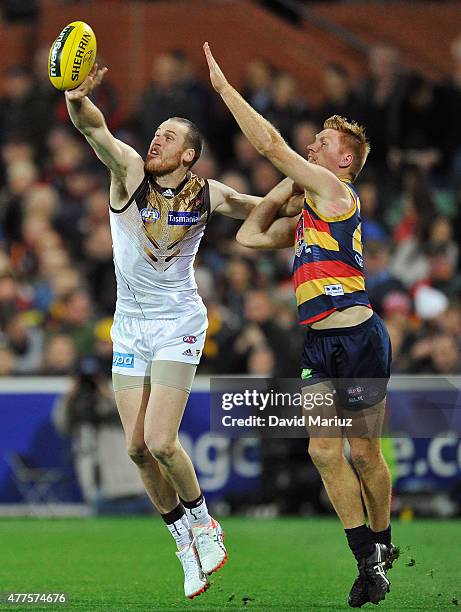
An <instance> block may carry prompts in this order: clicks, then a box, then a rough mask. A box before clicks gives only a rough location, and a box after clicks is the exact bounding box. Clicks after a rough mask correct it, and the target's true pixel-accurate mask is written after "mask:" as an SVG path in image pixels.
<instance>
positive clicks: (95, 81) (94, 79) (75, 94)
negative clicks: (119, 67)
mask: <svg viewBox="0 0 461 612" xmlns="http://www.w3.org/2000/svg"><path fill="white" fill-rule="evenodd" d="M107 70H108V69H107V68H98V64H95V65H94V66H93V68H92V69H91V72H90V73H89V75H88V76H87V77H86V79H85V80H84V81H83V83H82V84H81V85H79V86H78V87H76V88H75V89H69V90H67V91H66V96H67V98H68V100H81V99H82V98H84V97H85V96H88V95H89V94H90V93H91V92H92V91H93V89H94V88H95V87H97V86H98V85H99V84H100V83H101V82H102V80H103V78H104V75H105V74H106V72H107Z"/></svg>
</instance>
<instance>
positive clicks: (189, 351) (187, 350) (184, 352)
mask: <svg viewBox="0 0 461 612" xmlns="http://www.w3.org/2000/svg"><path fill="white" fill-rule="evenodd" d="M182 354H183V355H185V356H186V357H193V356H194V353H193V352H192V351H191V350H190V349H186V350H185V351H183V352H182Z"/></svg>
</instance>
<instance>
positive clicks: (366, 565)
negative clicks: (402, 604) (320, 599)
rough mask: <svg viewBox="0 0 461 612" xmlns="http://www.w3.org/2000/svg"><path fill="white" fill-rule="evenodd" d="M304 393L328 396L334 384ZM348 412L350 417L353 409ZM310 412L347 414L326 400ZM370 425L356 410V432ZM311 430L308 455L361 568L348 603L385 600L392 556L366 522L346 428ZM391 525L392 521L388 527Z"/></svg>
mask: <svg viewBox="0 0 461 612" xmlns="http://www.w3.org/2000/svg"><path fill="white" fill-rule="evenodd" d="M304 392H305V393H306V392H310V393H317V394H322V396H323V397H325V394H326V393H327V392H331V385H330V383H328V382H325V383H318V384H316V385H312V386H309V387H306V388H305V389H304ZM347 413H348V416H350V411H348V412H347ZM311 415H312V416H317V415H320V416H321V417H323V418H326V419H331V418H334V417H335V416H336V417H339V418H341V417H344V416H345V415H344V414H343V411H342V409H340V408H338V407H337V406H335V405H330V404H328V403H326V402H325V401H324V402H323V404H322V405H321V406H316V407H315V408H314V410H312V411H311ZM376 415H378V417H379V418H380V419H381V422H382V416H381V413H380V412H379V411H375V412H373V413H372V417H371V418H372V419H374V420H373V421H372V422H373V424H375V421H376V418H377V417H376ZM346 418H347V417H346ZM367 425H369V423H368V422H367V421H364V419H363V416H362V413H360V412H358V411H355V412H354V413H353V417H352V431H355V432H357V433H356V435H362V434H363V431H362V430H363V429H364V427H365V433H368V432H369V430H368V429H367ZM308 431H309V434H310V441H309V454H310V455H311V457H312V460H313V462H314V464H315V466H316V467H317V469H318V470H319V473H320V476H321V478H322V481H323V483H324V486H325V489H326V491H327V494H328V497H329V499H330V501H331V503H332V504H333V507H334V508H335V510H336V513H337V515H338V517H339V519H340V520H341V522H342V524H343V527H344V530H345V533H346V537H347V541H348V544H349V547H350V549H351V551H352V553H353V554H354V556H355V558H356V560H357V564H358V567H359V575H358V577H357V578H356V580H355V582H354V585H353V586H352V589H351V592H350V594H349V605H350V606H351V607H361V606H362V605H363V604H364V603H366V602H368V601H372V602H373V603H378V601H381V600H382V599H384V597H385V594H386V593H387V591H388V590H389V581H388V579H387V577H386V575H385V573H384V569H385V567H384V564H385V561H386V559H387V557H388V556H389V549H388V547H386V546H384V545H383V544H378V543H375V541H374V539H373V537H372V532H371V531H370V529H369V528H368V526H367V525H366V522H365V521H366V517H365V513H364V507H363V500H362V486H363V485H362V482H361V480H360V478H359V475H358V474H357V473H356V472H354V470H353V468H352V467H351V465H350V464H349V462H348V461H347V459H346V458H345V456H344V453H343V446H344V438H343V431H342V429H341V427H335V426H328V427H322V426H320V427H315V426H314V427H312V426H311V427H308ZM373 431H374V430H373ZM351 439H355V438H351ZM368 440H369V438H368ZM359 448H360V450H363V452H366V450H365V449H367V448H368V447H367V446H366V445H365V444H364V445H363V446H360V447H358V446H356V455H355V456H358V453H359V451H358V450H357V449H359ZM388 525H389V522H387V524H386V527H387V526H388Z"/></svg>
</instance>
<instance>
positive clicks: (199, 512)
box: [183, 495, 211, 527]
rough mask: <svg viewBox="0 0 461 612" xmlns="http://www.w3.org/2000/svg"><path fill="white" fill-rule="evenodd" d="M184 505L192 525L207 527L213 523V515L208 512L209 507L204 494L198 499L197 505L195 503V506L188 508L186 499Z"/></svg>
mask: <svg viewBox="0 0 461 612" xmlns="http://www.w3.org/2000/svg"><path fill="white" fill-rule="evenodd" d="M186 504H187V502H186ZM188 505H190V504H188ZM183 506H184V510H185V511H186V516H187V518H188V520H189V524H190V526H191V527H199V526H200V527H205V526H206V525H209V524H210V523H211V516H210V515H209V514H208V508H207V506H206V501H205V498H204V497H203V495H201V496H200V497H199V499H198V500H197V505H194V507H193V508H188V507H187V506H186V505H185V503H184V501H183Z"/></svg>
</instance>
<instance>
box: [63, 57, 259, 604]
mask: <svg viewBox="0 0 461 612" xmlns="http://www.w3.org/2000/svg"><path fill="white" fill-rule="evenodd" d="M106 70H107V68H104V69H102V70H98V67H97V65H95V66H94V68H93V70H92V71H91V73H90V75H89V76H88V78H87V79H86V80H85V81H84V82H83V83H82V85H80V87H78V88H77V89H74V90H71V91H67V92H66V103H67V108H68V111H69V115H70V118H71V120H72V122H73V124H74V125H75V127H76V128H77V129H78V130H80V132H81V133H82V134H83V135H84V136H85V138H86V139H87V141H88V142H89V144H90V145H91V146H92V147H93V149H94V151H95V153H96V155H97V156H98V158H99V159H100V160H101V161H102V162H103V163H104V164H105V165H106V166H107V168H108V169H109V170H110V176H111V182H110V206H109V215H110V224H111V230H112V239H113V251H114V265H115V274H116V278H117V305H116V310H115V317H114V323H113V326H112V331H111V336H112V341H113V346H114V358H113V367H112V375H113V386H114V391H115V399H116V402H117V407H118V410H119V413H120V418H121V421H122V424H123V428H124V431H125V434H126V441H127V447H128V454H129V456H130V457H131V459H132V460H133V461H134V463H135V464H136V466H137V467H138V470H139V473H140V476H141V479H142V481H143V483H144V486H145V489H146V491H147V494H148V495H149V497H150V499H151V501H152V503H153V505H154V506H155V507H156V508H157V510H158V511H159V512H160V514H161V515H162V518H163V520H164V521H165V524H166V526H167V528H168V530H169V531H170V533H171V535H172V536H173V538H174V539H175V541H176V544H177V548H178V552H177V556H178V558H179V560H180V561H181V563H182V566H183V569H184V575H185V581H184V591H185V595H186V596H187V597H189V598H193V597H195V596H196V595H199V594H200V593H202V592H203V591H205V590H206V589H207V587H208V580H207V575H208V574H211V573H212V572H214V571H216V570H218V569H219V568H220V567H221V566H222V565H223V564H224V563H225V562H226V560H227V553H226V549H225V547H224V543H223V531H222V528H221V526H220V525H219V523H218V522H217V521H215V520H214V519H213V518H212V517H211V516H210V515H209V514H208V510H207V505H206V503H205V500H204V498H203V495H202V493H201V490H200V486H199V483H198V480H197V476H196V474H195V471H194V467H193V465H192V462H191V460H190V458H189V457H188V455H187V454H186V452H185V450H184V449H183V447H182V446H181V444H180V442H179V440H178V429H179V425H180V423H181V419H182V416H183V412H184V409H185V406H186V403H187V399H188V395H189V392H190V390H191V386H192V381H193V379H194V375H195V371H196V368H197V364H198V363H199V361H200V356H201V354H202V350H203V345H204V341H205V333H206V329H207V325H208V322H207V316H206V309H205V306H204V305H203V302H202V300H201V298H200V296H199V295H198V293H197V285H196V282H195V278H194V272H193V264H194V258H195V254H196V252H197V249H198V247H199V244H200V240H201V238H202V236H203V232H204V229H205V225H206V223H207V221H208V218H209V216H210V214H211V213H212V212H213V211H217V212H219V213H222V214H224V215H228V216H230V217H234V218H238V219H242V218H245V217H246V216H247V214H248V213H249V211H250V210H251V209H252V207H253V206H255V204H257V203H258V202H259V201H260V198H254V197H252V196H246V195H240V194H238V193H237V192H236V191H234V190H233V189H231V188H229V187H227V186H225V185H223V184H221V183H219V182H217V181H212V180H209V181H208V180H205V179H203V178H200V177H199V176H196V175H195V174H193V173H192V172H191V167H192V166H193V164H194V163H195V162H196V161H197V160H198V158H199V157H200V153H201V150H202V138H201V136H200V134H199V132H198V130H197V128H196V127H195V125H194V124H192V123H191V122H190V121H188V120H187V119H182V118H178V117H174V118H171V119H168V120H167V121H164V122H163V123H162V124H161V125H160V126H159V127H158V128H157V129H156V131H155V134H154V137H153V139H152V142H151V144H150V146H149V150H148V152H147V156H146V160H145V161H144V160H143V159H142V158H141V157H140V156H139V155H138V153H137V152H136V151H135V150H134V149H132V148H131V147H130V146H128V145H127V144H125V143H123V142H121V141H120V140H117V139H116V138H114V136H113V135H112V134H111V133H110V132H109V130H108V128H107V125H106V122H105V120H104V117H103V115H102V113H101V111H100V110H99V109H98V108H97V107H96V106H95V105H94V104H93V103H92V102H91V101H90V100H89V98H88V95H89V94H90V93H91V92H92V90H93V89H94V87H95V86H96V85H98V84H99V83H100V82H101V80H102V79H103V77H104V74H105V72H106Z"/></svg>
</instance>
